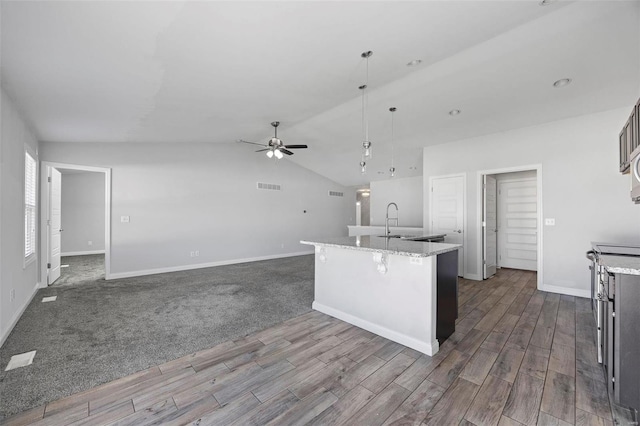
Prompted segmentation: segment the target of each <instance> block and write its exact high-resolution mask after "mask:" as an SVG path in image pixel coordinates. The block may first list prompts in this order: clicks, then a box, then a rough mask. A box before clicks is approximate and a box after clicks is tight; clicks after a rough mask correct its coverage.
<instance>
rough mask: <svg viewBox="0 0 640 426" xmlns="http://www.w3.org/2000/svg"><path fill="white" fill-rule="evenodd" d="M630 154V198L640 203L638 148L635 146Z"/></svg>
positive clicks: (639, 154) (639, 153) (639, 149)
mask: <svg viewBox="0 0 640 426" xmlns="http://www.w3.org/2000/svg"><path fill="white" fill-rule="evenodd" d="M631 155H632V157H631V161H630V164H631V167H630V170H631V173H630V174H631V200H632V201H633V202H635V203H636V204H640V148H637V149H636V150H635V151H634V152H632V153H631Z"/></svg>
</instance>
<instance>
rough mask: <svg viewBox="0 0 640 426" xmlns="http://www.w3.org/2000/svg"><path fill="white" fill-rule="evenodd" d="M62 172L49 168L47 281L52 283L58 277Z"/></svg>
mask: <svg viewBox="0 0 640 426" xmlns="http://www.w3.org/2000/svg"><path fill="white" fill-rule="evenodd" d="M61 210H62V174H61V173H60V172H59V171H58V170H57V169H54V168H53V167H51V168H50V169H49V219H48V222H47V225H48V227H49V256H48V263H49V265H48V266H49V272H48V274H47V276H48V279H47V282H48V284H49V285H51V284H53V283H54V282H55V280H57V279H58V278H60V253H61V251H60V232H62V229H61V226H62V221H61V215H62V212H61Z"/></svg>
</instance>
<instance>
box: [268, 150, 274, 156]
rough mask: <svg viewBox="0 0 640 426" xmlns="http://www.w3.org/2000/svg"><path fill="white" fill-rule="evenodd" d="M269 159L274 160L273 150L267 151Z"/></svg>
mask: <svg viewBox="0 0 640 426" xmlns="http://www.w3.org/2000/svg"><path fill="white" fill-rule="evenodd" d="M267 157H269V158H273V150H269V151H267Z"/></svg>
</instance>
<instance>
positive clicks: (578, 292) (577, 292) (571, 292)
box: [539, 284, 591, 299]
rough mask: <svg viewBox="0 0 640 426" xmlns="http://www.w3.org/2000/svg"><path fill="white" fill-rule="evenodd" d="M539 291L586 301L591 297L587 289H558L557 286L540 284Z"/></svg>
mask: <svg viewBox="0 0 640 426" xmlns="http://www.w3.org/2000/svg"><path fill="white" fill-rule="evenodd" d="M539 290H542V291H548V292H549V293H559V294H566V295H568V296H577V297H586V298H587V299H589V298H590V297H591V291H590V290H588V289H586V290H585V289H580V288H571V287H560V286H557V285H549V284H542V285H541V286H540V289H539Z"/></svg>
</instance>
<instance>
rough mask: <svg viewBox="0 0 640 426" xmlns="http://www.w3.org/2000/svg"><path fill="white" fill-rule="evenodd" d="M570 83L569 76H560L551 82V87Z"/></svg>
mask: <svg viewBox="0 0 640 426" xmlns="http://www.w3.org/2000/svg"><path fill="white" fill-rule="evenodd" d="M570 83H571V79H570V78H561V79H560V80H557V81H555V82H554V83H553V87H564V86H568V85H569V84H570Z"/></svg>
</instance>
